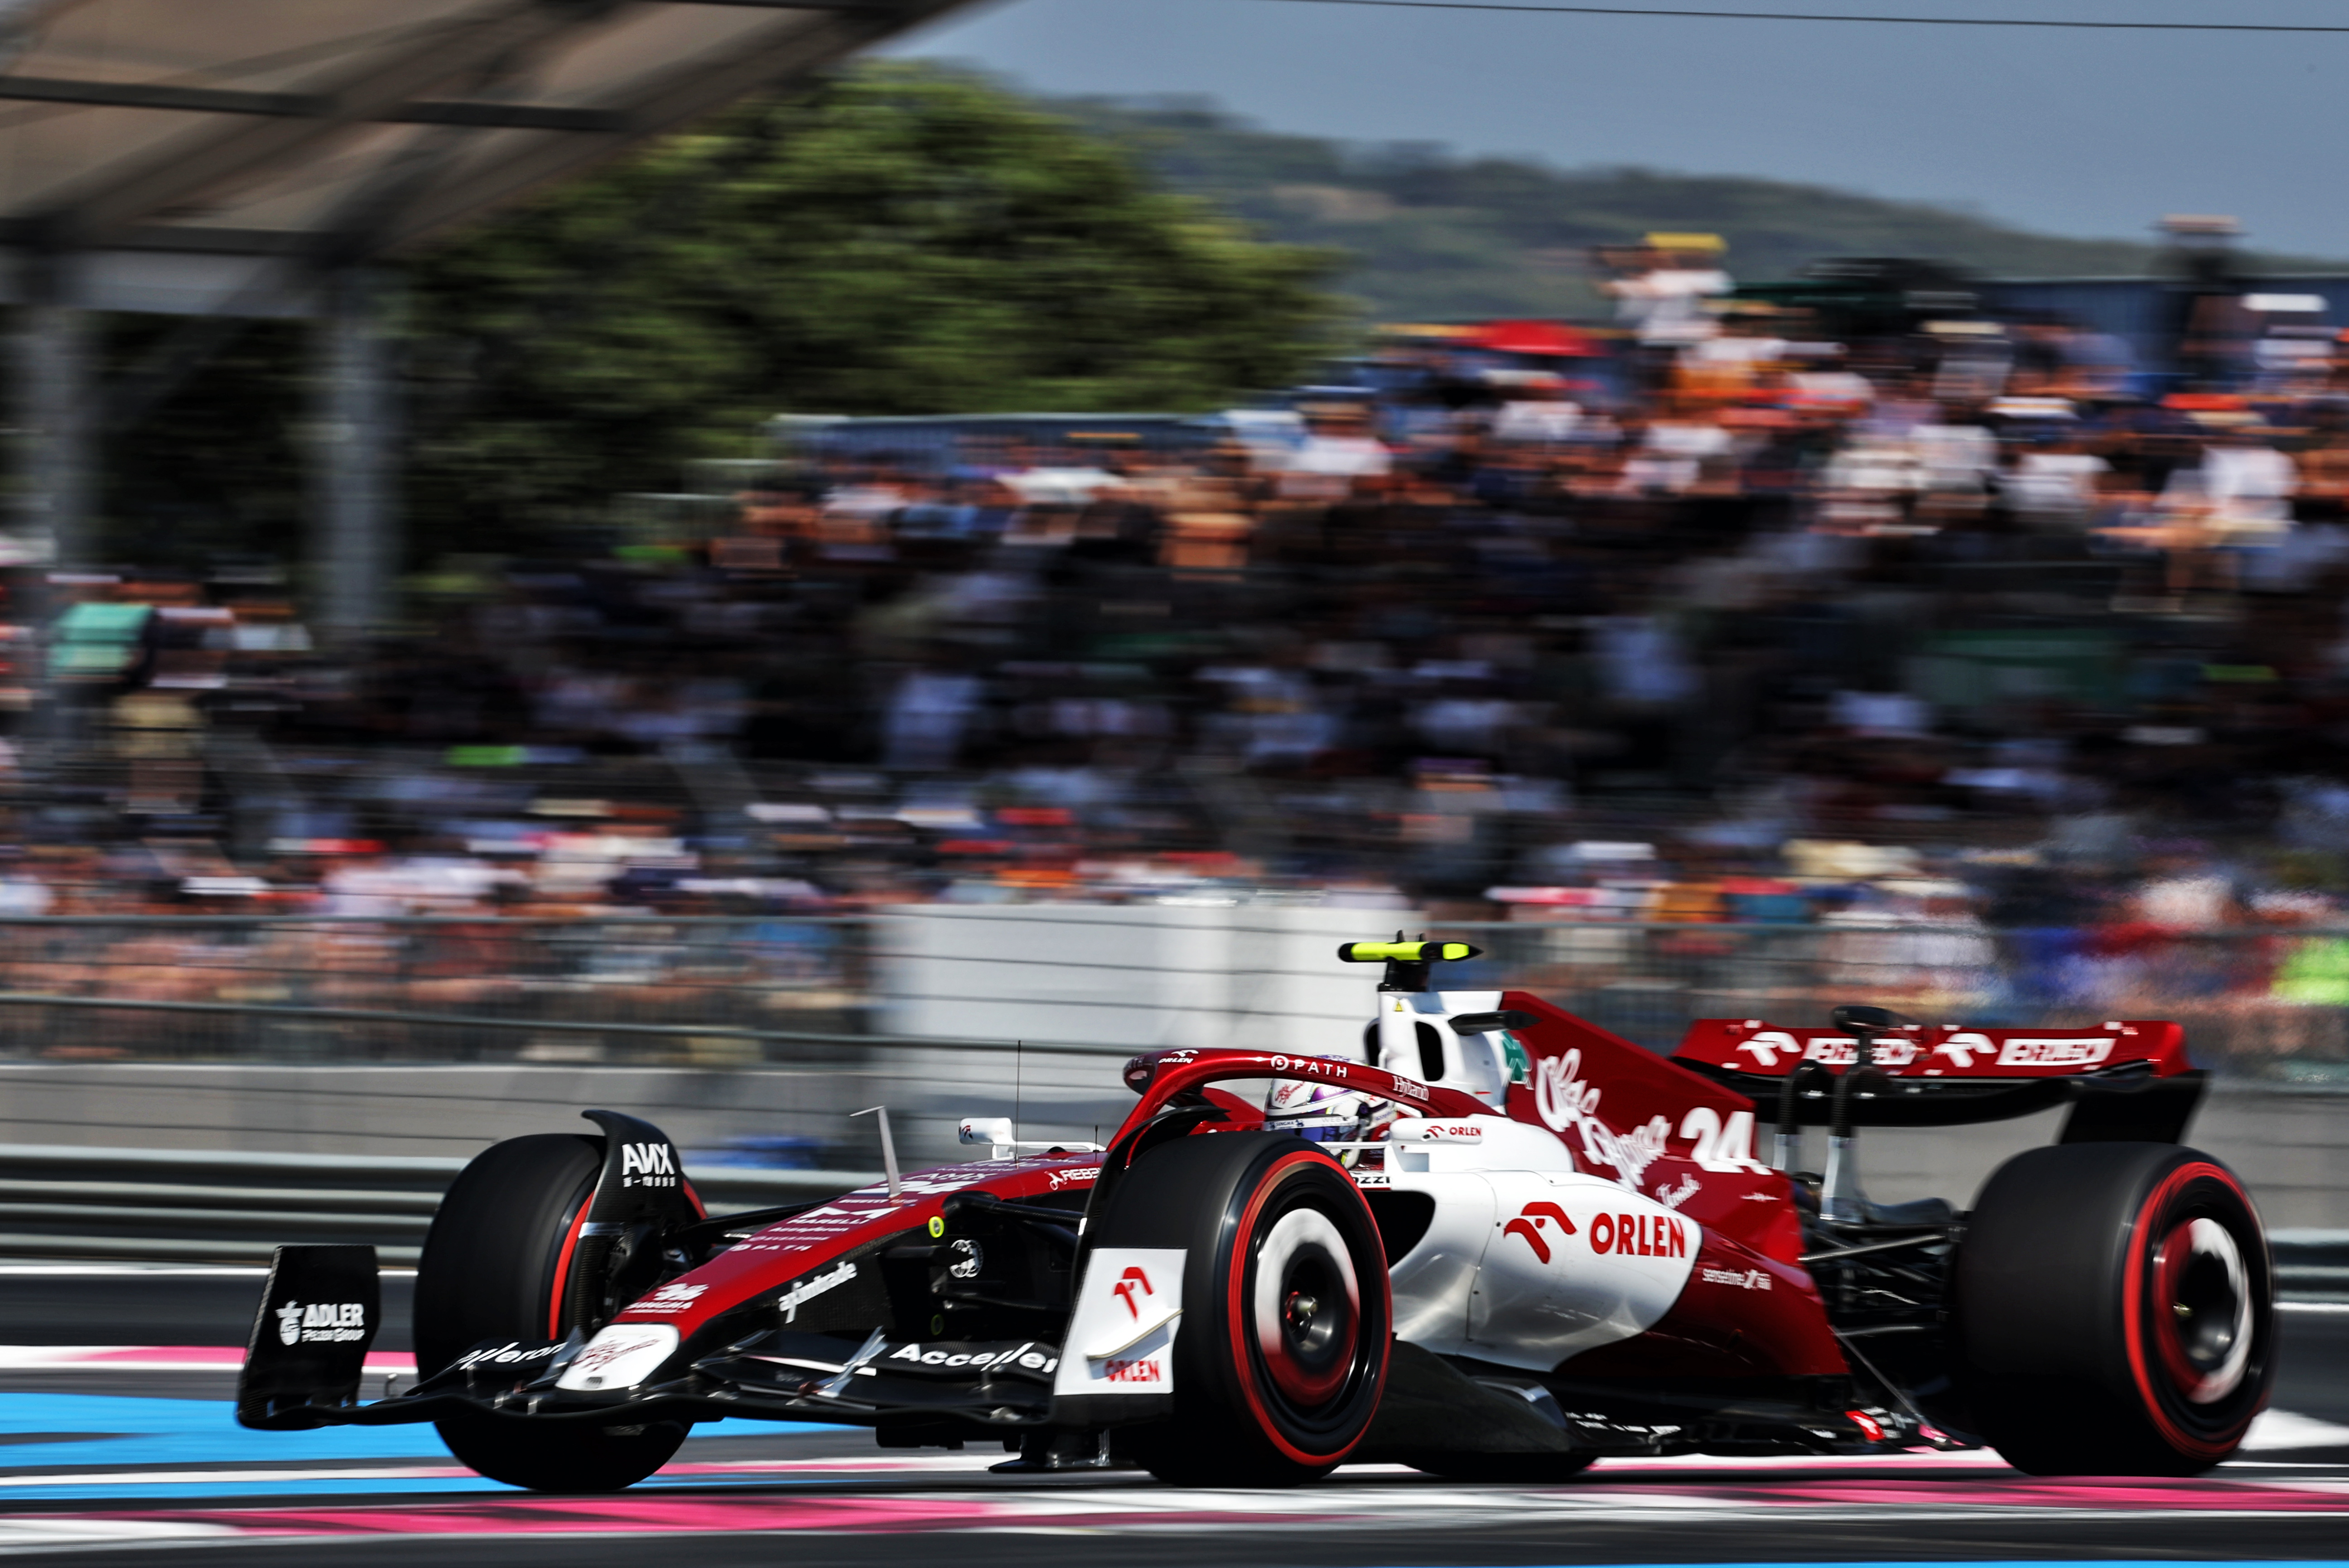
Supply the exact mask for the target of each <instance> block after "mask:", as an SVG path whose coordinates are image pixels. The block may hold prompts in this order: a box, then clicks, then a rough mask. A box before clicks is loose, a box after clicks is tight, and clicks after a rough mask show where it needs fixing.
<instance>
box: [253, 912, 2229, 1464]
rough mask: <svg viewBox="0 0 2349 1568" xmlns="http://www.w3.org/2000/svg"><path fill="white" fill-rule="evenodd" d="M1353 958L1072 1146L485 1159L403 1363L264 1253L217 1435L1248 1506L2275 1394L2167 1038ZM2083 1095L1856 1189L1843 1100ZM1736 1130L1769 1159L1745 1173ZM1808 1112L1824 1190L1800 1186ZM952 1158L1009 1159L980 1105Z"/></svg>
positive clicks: (1162, 1073)
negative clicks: (840, 1444)
mask: <svg viewBox="0 0 2349 1568" xmlns="http://www.w3.org/2000/svg"><path fill="white" fill-rule="evenodd" d="M1474 953H1475V950H1474V949H1472V948H1470V947H1467V946H1466V945H1464V944H1461V943H1444V942H1428V941H1419V942H1406V941H1402V940H1397V941H1394V942H1376V943H1353V944H1350V945H1349V946H1348V947H1347V948H1344V949H1341V950H1340V957H1342V958H1346V959H1349V960H1351V961H1357V962H1360V961H1375V962H1382V963H1384V964H1385V966H1386V968H1385V972H1384V980H1383V982H1382V983H1381V986H1380V988H1379V992H1378V999H1377V1005H1378V1015H1377V1018H1376V1020H1375V1022H1374V1023H1371V1025H1370V1027H1369V1028H1367V1029H1366V1030H1365V1031H1364V1032H1363V1035H1362V1045H1361V1055H1360V1057H1359V1058H1353V1057H1349V1058H1346V1059H1339V1058H1335V1057H1323V1056H1293V1055H1284V1054H1277V1053H1268V1052H1259V1051H1227V1050H1200V1051H1160V1052H1153V1053H1148V1054H1143V1055H1139V1056H1136V1057H1134V1058H1133V1060H1132V1061H1131V1062H1129V1063H1128V1064H1126V1067H1125V1082H1126V1084H1127V1085H1128V1086H1129V1087H1130V1088H1132V1089H1133V1091H1134V1093H1135V1094H1136V1095H1138V1096H1140V1100H1139V1103H1138V1104H1136V1106H1134V1109H1133V1114H1132V1115H1131V1116H1128V1117H1127V1118H1126V1120H1125V1122H1124V1124H1123V1126H1122V1127H1119V1129H1118V1131H1117V1134H1116V1136H1115V1137H1114V1138H1113V1139H1112V1141H1111V1143H1110V1145H1109V1147H1107V1148H1106V1149H1105V1150H1101V1149H1094V1148H1091V1147H1052V1148H1049V1149H1045V1150H1043V1151H1041V1152H1036V1153H1028V1152H1023V1147H1029V1146H1022V1147H996V1148H994V1149H993V1150H992V1151H991V1152H992V1153H993V1155H994V1157H995V1158H988V1159H983V1160H978V1161H975V1162H973V1163H971V1164H968V1165H959V1166H951V1167H947V1168H941V1169H937V1170H932V1171H926V1172H923V1173H921V1174H918V1175H914V1176H909V1177H906V1178H905V1179H902V1180H899V1179H895V1178H894V1176H893V1179H891V1180H890V1181H888V1182H885V1183H882V1184H878V1185H875V1186H872V1187H867V1188H863V1189H858V1190H856V1191H854V1192H849V1193H844V1194H843V1195H841V1196H839V1197H837V1198H834V1199H830V1200H828V1201H824V1202H819V1203H810V1204H802V1205H797V1206H794V1207H792V1208H790V1209H782V1210H766V1211H762V1212H758V1213H750V1214H736V1215H730V1216H724V1217H711V1216H709V1215H706V1214H705V1213H704V1212H703V1210H702V1207H701V1205H700V1203H699V1202H698V1200H697V1199H696V1198H695V1196H694V1193H693V1189H692V1187H691V1185H690V1184H689V1183H688V1181H687V1180H686V1179H685V1178H684V1176H683V1175H682V1174H681V1171H680V1168H679V1163H678V1156H677V1151H676V1149H675V1147H673V1146H672V1145H671V1144H670V1143H669V1141H668V1139H667V1137H664V1136H662V1134H661V1133H660V1132H659V1131H658V1130H657V1129H656V1128H654V1127H651V1126H649V1125H647V1124H646V1123H644V1122H641V1121H637V1120H636V1119H634V1118H632V1117H628V1116H620V1115H617V1114H615V1113H612V1112H607V1111H591V1112H588V1113H587V1115H588V1116H589V1118H590V1119H591V1120H593V1121H594V1122H595V1123H596V1124H597V1125H598V1127H600V1129H601V1131H602V1133H603V1136H602V1137H573V1136H567V1135H546V1136H538V1137H521V1138H514V1139H512V1140H510V1141H508V1142H505V1143H501V1144H498V1145H496V1146H495V1147H492V1148H490V1149H489V1150H487V1151H486V1152H484V1153H483V1154H482V1155H481V1157H480V1158H477V1159H475V1160H474V1161H473V1162H472V1163H471V1165H470V1166H469V1167H467V1168H466V1169H465V1171H464V1173H463V1174H462V1175H461V1176H460V1177H459V1178H458V1179H457V1181H456V1184H455V1185H454V1186H453V1187H452V1188H451V1189H450V1191H449V1194H448V1197H447V1199H445V1200H444V1202H443V1203H442V1205H441V1208H440V1214H439V1216H438V1218H437V1219H436V1220H434V1221H433V1225H432V1231H431V1234H430V1236H429V1238H428V1240H427V1241H426V1243H425V1248H424V1254H423V1262H422V1265H421V1268H420V1270H419V1277H418V1280H417V1289H416V1309H415V1338H416V1347H417V1359H418V1364H419V1368H420V1370H421V1372H422V1374H423V1376H422V1379H421V1381H420V1382H419V1384H418V1385H417V1386H415V1387H414V1388H413V1389H412V1390H409V1391H408V1392H405V1393H402V1394H400V1395H398V1396H397V1397H389V1398H385V1399H382V1400H378V1401H376V1402H374V1403H367V1404H362V1403H359V1402H358V1401H357V1386H358V1377H359V1367H360V1362H361V1358H362V1356H363V1355H365V1353H366V1350H367V1344H368V1342H369V1341H370V1340H371V1338H372V1337H373V1334H374V1331H375V1325H376V1320H377V1317H378V1296H377V1290H376V1280H375V1263H374V1257H373V1253H372V1251H371V1249H367V1248H363V1247H315V1248H303V1247H288V1248H285V1249H283V1250H282V1251H280V1253H279V1256H278V1261H277V1264H276V1267H275V1269H274V1271H273V1272H272V1276H271V1279H270V1282H269V1286H268V1292H267V1294H266V1296H265V1298H264V1302H263V1303H262V1311H261V1312H260V1314H259V1316H258V1320H257V1325H256V1329H255V1333H254V1341H253V1345H252V1348H251V1351H250V1353H249V1355H248V1357H247V1360H246V1363H245V1367H244V1372H243V1380H242V1383H241V1386H240V1388H239V1401H238V1415H239V1418H240V1419H241V1420H243V1422H244V1423H245V1424H246V1425H248V1426H253V1427H263V1428H307V1427H316V1426H322V1425H328V1424H336V1423H357V1424H361V1425H373V1424H377V1423H387V1422H399V1421H432V1422H435V1423H437V1424H438V1426H439V1428H440V1432H441V1435H442V1436H443V1437H444V1438H446V1439H447V1441H448V1444H449V1447H450V1449H451V1450H452V1451H453V1452H454V1453H455V1454H456V1455H457V1457H458V1458H460V1459H462V1460H463V1461H464V1462H465V1463H467V1464H469V1465H471V1466H472V1467H473V1468H474V1469H478V1470H480V1471H481V1473H482V1474H484V1475H488V1476H492V1477H495V1478H497V1479H499V1480H505V1481H511V1482H512V1483H514V1484H517V1485H520V1486H525V1487H537V1488H543V1489H548V1490H600V1489H608V1488H615V1487H623V1486H626V1485H628V1484H630V1483H631V1482H633V1481H636V1480H639V1479H641V1478H643V1477H645V1476H647V1475H649V1474H651V1473H652V1472H653V1471H654V1470H655V1469H658V1468H659V1467H660V1466H661V1464H662V1463H663V1462H665V1461H666V1460H667V1459H668V1458H669V1457H670V1456H671V1455H672V1454H673V1453H674V1452H675V1451H676V1450H677V1448H678V1444H679V1443H680V1442H681V1441H683V1439H684V1438H685V1435H686V1433H687V1432H688V1429H690V1428H691V1427H692V1425H693V1424H694V1423H695V1422H697V1421H708V1420H714V1419H717V1418H719V1417H736V1418H745V1417H747V1418H751V1419H770V1420H792V1421H833V1422H842V1423H847V1424H852V1425H861V1426H869V1427H872V1428H875V1430H876V1431H877V1432H878V1434H879V1438H880V1441H881V1442H882V1443H883V1444H884V1445H885V1446H920V1445H944V1446H947V1447H959V1446H961V1445H962V1444H964V1443H968V1442H977V1441H986V1442H989V1443H992V1442H1001V1443H1002V1444H1003V1445H1004V1447H1005V1448H1006V1449H1008V1450H1011V1451H1015V1452H1017V1453H1018V1454H1019V1456H1020V1457H1019V1459H1017V1460H1014V1461H1009V1468H1015V1469H1061V1468H1074V1467H1086V1466H1109V1465H1112V1464H1123V1463H1135V1464H1140V1465H1142V1466H1144V1467H1147V1468H1148V1469H1150V1470H1152V1471H1154V1473H1156V1474H1157V1475H1159V1476H1161V1477H1163V1478H1164V1479H1166V1480H1173V1481H1179V1482H1212V1483H1246V1484H1268V1485H1278V1484H1286V1483H1291V1482H1296V1481H1299V1480H1308V1479H1309V1478H1312V1477H1315V1476H1319V1475H1320V1474H1322V1473H1324V1472H1326V1471H1328V1470H1329V1469H1331V1468H1332V1467H1334V1466H1336V1465H1339V1464H1342V1463H1345V1462H1347V1461H1349V1460H1363V1459H1387V1460H1401V1461H1402V1462H1404V1463H1407V1464H1411V1465H1414V1466H1417V1467H1418V1468H1420V1469H1425V1470H1430V1471H1434V1472H1437V1473H1440V1474H1444V1475H1447V1476H1456V1477H1463V1478H1472V1479H1490V1480H1547V1479H1550V1478H1556V1477H1560V1476H1564V1475H1568V1474H1570V1473H1571V1472H1573V1471H1575V1470H1577V1469H1580V1468H1581V1467H1582V1466H1584V1465H1586V1464H1588V1463H1589V1462H1590V1461H1591V1460H1592V1459H1595V1458H1599V1457H1601V1456H1606V1455H1612V1454H1678V1453H1718V1454H1748V1455H1766V1454H1772V1453H1865V1452H1871V1451H1878V1450H1889V1449H1910V1448H1920V1447H1963V1446H1974V1445H1988V1446H1990V1447H1992V1448H1994V1449H1997V1450H1998V1451H1999V1453H2001V1454H2002V1455H2003V1456H2004V1457H2005V1458H2006V1459H2009V1460H2011V1461H2012V1462H2013V1463H2014V1464H2015V1465H2017V1466H2019V1467H2021V1468H2022V1469H2026V1470H2030V1471H2033V1472H2039V1473H2071V1474H2107V1475H2109V1474H2124V1475H2126V1474H2147V1475H2156V1474H2178V1473H2182V1472H2190V1471H2194V1470H2199V1469H2204V1468H2206V1467H2208V1466H2210V1465H2212V1464H2215V1463H2217V1462H2218V1461H2219V1460H2220V1459H2225V1458H2226V1457H2227V1456H2228V1455H2229V1454H2230V1452H2232V1451H2233V1449H2235V1447H2236V1445H2237V1444H2238V1443H2239V1442H2240V1440H2241V1439H2242V1437H2243V1434H2244V1431H2245V1429H2246V1428H2248V1427H2249V1426H2250V1425H2251V1418H2252V1417H2254V1416H2255V1415H2256V1414H2258V1412H2259V1411H2260V1409H2261V1407H2263V1406H2264V1405H2265V1403H2266V1401H2267V1397H2268V1390H2269V1386H2270V1384H2271V1381H2272V1379H2273V1376H2274V1370H2275V1341H2274V1331H2273V1311H2272V1300H2273V1275H2272V1272H2271V1265H2270V1262H2269V1257H2268V1248H2267V1243H2266V1240H2265V1238H2264V1236H2263V1235H2262V1233H2261V1228H2260V1220H2259V1217H2258V1215H2257V1213H2256V1212H2255V1211H2254V1210H2253V1209H2252V1207H2251V1199H2249V1197H2248V1196H2246V1194H2245V1193H2244V1190H2243V1188H2242V1186H2241V1184H2240V1182H2238V1181H2237V1180H2236V1179H2235V1178H2234V1176H2233V1175H2231V1174H2230V1172H2229V1171H2228V1170H2227V1169H2226V1168H2225V1167H2223V1166H2221V1165H2220V1164H2219V1162H2218V1161H2216V1160H2214V1159H2211V1158H2209V1157H2208V1156H2205V1155H2201V1154H2198V1153H2196V1152H2194V1151H2193V1150H2191V1149H2189V1148H2181V1147H2178V1141H2177V1140H2178V1137H2179V1135H2180V1134H2181V1132H2182V1131H2183V1130H2184V1127H2185V1126H2186V1122H2187V1120H2188V1118H2189V1116H2190V1115H2191V1113H2192V1111H2193V1109H2194V1106H2195V1103H2196V1101H2197V1099H2198V1097H2199V1094H2200V1092H2201V1077H2202V1075H2200V1074H2199V1073H2197V1072H2195V1071H2193V1070H2191V1069H2190V1067H2189V1064H2188V1063H2187V1059H2186V1054H2185V1051H2184V1046H2183V1041H2182V1038H2181V1034H2180V1031H2179V1030H2178V1026H2177V1025H2175V1024H2173V1023H2147V1022H2137V1023H2107V1024H2106V1025H2104V1026H2103V1027H2102V1028H2099V1029H2095V1030H2089V1031H2081V1030H2058V1029H2042V1030H1998V1029H1959V1028H1949V1027H1925V1026H1921V1025H1919V1024H1914V1023H1906V1022H1904V1021H1902V1020H1900V1019H1899V1018H1897V1017H1896V1016H1894V1015H1893V1014H1891V1013H1889V1012H1884V1011H1882V1010H1880V1009H1875V1008H1867V1007H1847V1008H1842V1009H1838V1010H1837V1014H1836V1027H1835V1028H1834V1029H1831V1030H1828V1029H1789V1028H1780V1027H1775V1026H1773V1025H1769V1024H1765V1023H1760V1022H1757V1021H1754V1020H1743V1021H1738V1020H1723V1019H1712V1020H1705V1021H1702V1022H1700V1023H1697V1024H1695V1025H1694V1026H1692V1029H1691V1030H1690V1032H1689V1033H1688V1036H1687V1039H1686V1040H1685V1041H1684V1042H1683V1043H1682V1045H1681V1048H1680V1050H1679V1053H1678V1054H1677V1055H1676V1056H1674V1057H1673V1058H1672V1059H1671V1060H1664V1059H1661V1058H1659V1057H1657V1056H1655V1055H1653V1054H1651V1053H1649V1052H1647V1051H1645V1050H1642V1049H1641V1048H1640V1047H1639V1046H1637V1045H1634V1044H1630V1042H1628V1041H1625V1040H1621V1039H1619V1038H1617V1037H1616V1036H1614V1035H1612V1034H1609V1033H1606V1032H1605V1031H1603V1030H1600V1029H1598V1028H1595V1027H1593V1026H1592V1025H1590V1024H1588V1023H1584V1022H1582V1021H1581V1020H1579V1019H1577V1018H1574V1017H1572V1016H1571V1015H1569V1014H1568V1013H1565V1012H1560V1011H1559V1010H1557V1008H1554V1007H1551V1006H1549V1005H1548V1004H1547V1003H1545V1002H1542V1001H1541V1000H1540V999H1538V998H1537V997H1534V996H1530V995H1527V994H1526V993H1524V992H1444V991H1437V990H1435V989H1433V986H1432V984H1431V981H1430V973H1431V967H1432V966H1433V964H1434V963H1436V962H1439V961H1444V960H1451V959H1459V958H1466V957H1470V956H1473V955H1474ZM2061 1105H2069V1106H2070V1107H2071V1108H2070V1112H2069V1116H2068V1119H2067V1120H2066V1122H2065V1124H2064V1134H2063V1137H2062V1141H2061V1142H2059V1143H2057V1144H2055V1145H2054V1146H2052V1147H2043V1148H2036V1149H2033V1150H2031V1151H2029V1152H2027V1153H2024V1154H2023V1155H2021V1156H2019V1157H2017V1158H2014V1159H2012V1160H2010V1161H2008V1162H2007V1163H2006V1164H2005V1165H2003V1166H2002V1167H2001V1168H1999V1169H1998V1170H1997V1172H1996V1173H1995V1174H1993V1175H1992V1177H1991V1178H1990V1179H1989V1181H1988V1182H1987V1183H1986V1184H1985V1185H1984V1187H1983V1188H1982V1191H1981V1193H1980V1194H1979V1195H1977V1196H1976V1198H1975V1199H1974V1203H1973V1207H1972V1209H1971V1210H1969V1211H1965V1212H1961V1211H1959V1210H1956V1209H1954V1208H1952V1207H1951V1205H1950V1204H1948V1203H1945V1202H1941V1201H1940V1200H1938V1199H1934V1200H1928V1201H1924V1202H1916V1203H1902V1204H1878V1203H1872V1202H1870V1201H1869V1200H1868V1199H1867V1197H1866V1196H1865V1195H1864V1194H1863V1193H1862V1191H1861V1190H1860V1184H1859V1180H1858V1175H1857V1167H1856V1166H1855V1164H1854V1159H1853V1151H1854V1147H1855V1143H1854V1139H1855V1135H1856V1130H1857V1128H1859V1127H1890V1126H1909V1127H1917V1126H1945V1125H1951V1124H1959V1123H1972V1122H1980V1121H1987V1120H1992V1119H1994V1118H1998V1117H2004V1116H2019V1115H2022V1114H2024V1113H2026V1112H2031V1111H2036V1110H2040V1109H2043V1108H2046V1107H2050V1106H2061ZM1757 1118H1758V1119H1759V1120H1760V1121H1762V1122H1765V1123H1771V1124H1774V1125H1775V1159H1773V1160H1772V1161H1770V1162H1766V1163H1765V1162H1764V1160H1762V1159H1760V1158H1756V1155H1755V1150H1754V1137H1755V1134H1756V1125H1757ZM1821 1125H1825V1126H1826V1127H1828V1129H1829V1137H1828V1140H1827V1144H1828V1152H1827V1159H1826V1172H1825V1174H1824V1175H1823V1176H1814V1175H1810V1174H1806V1173H1802V1172H1797V1171H1795V1170H1793V1169H1792V1168H1791V1166H1792V1165H1793V1163H1794V1162H1795V1158H1796V1154H1797V1151H1799V1150H1800V1148H1801V1147H1802V1139H1803V1129H1804V1128H1805V1127H1817V1126H1821ZM964 1136H965V1138H966V1140H967V1141H985V1142H995V1141H997V1140H1001V1141H1003V1142H1004V1143H1009V1127H1008V1126H1005V1125H1002V1124H993V1125H989V1124H979V1125H977V1126H973V1125H971V1124H965V1127H964Z"/></svg>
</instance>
